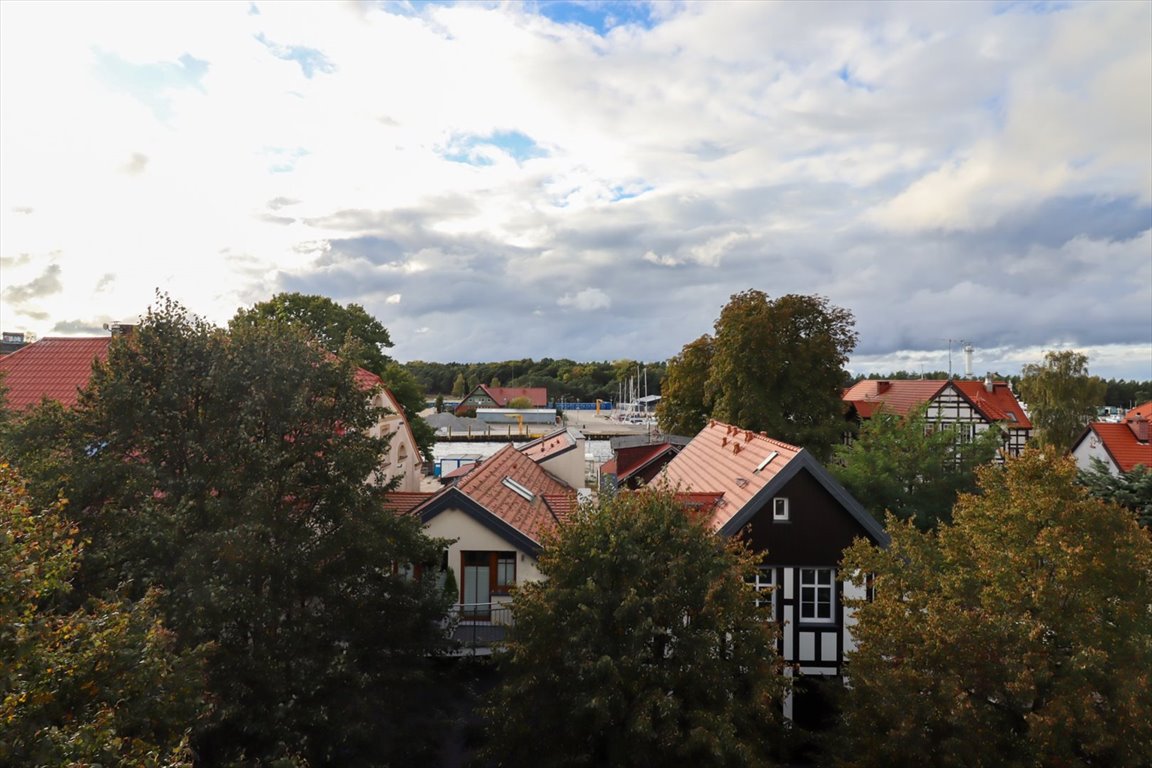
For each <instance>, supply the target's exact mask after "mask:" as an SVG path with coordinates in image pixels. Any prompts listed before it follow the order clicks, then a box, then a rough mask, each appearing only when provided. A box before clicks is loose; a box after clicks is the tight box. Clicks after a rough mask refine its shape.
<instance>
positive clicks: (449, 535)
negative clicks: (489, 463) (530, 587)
mask: <svg viewBox="0 0 1152 768" xmlns="http://www.w3.org/2000/svg"><path fill="white" fill-rule="evenodd" d="M424 533H426V534H428V535H429V536H431V537H432V538H438V539H449V540H452V539H455V541H453V542H452V544H450V545H449V547H448V565H449V566H450V567H451V568H452V573H453V578H454V579H455V580H456V590H457V594H463V585H462V584H461V583H460V579H461V573H460V553H461V552H466V551H467V552H515V553H516V583H517V584H526V583H528V582H531V581H540V580H541V579H543V575H542V574H541V573H540V570H539V568H537V565H536V559H535V558H534V557H532V556H531V555H529V554H527V553H526V552H523V551H522V550H520V549H518V548H517V547H515V546H513V545H512V544H511V543H510V542H509V541H507V540H506V539H504V538H502V537H501V536H499V535H498V534H496V533H495V532H494V531H492V530H490V529H489V528H487V527H486V526H484V525H483V524H481V523H480V522H479V521H478V520H477V519H476V518H474V517H472V516H471V515H469V514H468V513H466V512H463V511H461V510H459V509H446V510H444V511H443V512H441V513H440V514H438V515H436V516H435V517H433V518H432V519H431V520H429V521H428V522H427V523H425V524H424ZM509 600H510V598H508V597H503V596H497V595H494V596H493V601H494V602H507V601H509Z"/></svg>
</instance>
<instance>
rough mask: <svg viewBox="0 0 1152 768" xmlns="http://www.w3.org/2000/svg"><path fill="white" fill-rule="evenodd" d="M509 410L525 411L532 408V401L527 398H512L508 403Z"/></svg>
mask: <svg viewBox="0 0 1152 768" xmlns="http://www.w3.org/2000/svg"><path fill="white" fill-rule="evenodd" d="M508 407H509V408H517V409H521V410H522V409H525V408H531V407H532V400H531V398H528V397H523V396H521V397H514V398H512V399H511V400H509V401H508Z"/></svg>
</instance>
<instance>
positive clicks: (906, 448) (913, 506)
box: [829, 405, 1003, 530]
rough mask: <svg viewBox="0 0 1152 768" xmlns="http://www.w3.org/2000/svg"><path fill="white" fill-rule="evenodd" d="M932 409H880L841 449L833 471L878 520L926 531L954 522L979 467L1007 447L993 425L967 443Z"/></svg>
mask: <svg viewBox="0 0 1152 768" xmlns="http://www.w3.org/2000/svg"><path fill="white" fill-rule="evenodd" d="M926 411H927V405H923V406H920V407H919V408H917V409H915V410H913V411H911V412H909V413H908V414H907V415H905V416H903V417H901V416H899V415H897V414H891V413H885V412H884V411H883V410H881V411H880V412H879V413H877V414H875V415H874V416H873V417H872V418H870V419H868V420H866V421H864V422H863V423H862V424H861V425H860V433H859V435H858V436H857V437H856V439H855V440H854V441H853V442H852V444H851V445H850V446H845V445H839V446H837V447H836V451H835V455H836V461H834V462H832V463H831V464H830V465H829V469H830V470H831V471H832V473H833V474H834V475H835V476H836V479H837V480H839V481H840V482H841V483H843V484H844V487H845V488H847V489H848V491H849V492H850V493H851V494H852V495H853V496H854V497H855V498H856V500H857V501H859V502H860V503H861V504H863V505H864V506H865V508H867V509H868V511H869V512H871V513H872V514H873V515H875V516H876V518H877V519H882V518H883V517H884V512H885V511H889V512H891V513H892V514H893V515H895V516H896V517H897V518H899V519H900V520H912V521H914V522H915V523H916V526H917V527H918V528H920V529H921V530H929V529H931V528H934V527H936V525H937V524H938V523H940V522H950V521H951V519H952V505H953V504H955V503H956V495H957V494H958V493H960V492H971V491H974V490H975V489H976V468H977V467H980V466H982V465H984V464H987V463H988V462H989V461H991V460H992V459H993V458H994V457H995V456H996V452H997V450H998V449H999V448H1000V446H1001V445H1002V442H1003V437H1002V433H1001V432H1000V430H999V429H998V428H997V427H995V426H993V427H991V428H989V429H986V430H984V431H982V432H978V433H976V437H975V439H974V440H972V441H970V442H962V441H961V440H960V439H959V435H958V434H957V433H956V432H955V431H954V430H953V429H951V428H950V427H949V426H948V425H942V424H940V423H939V422H932V421H929V420H928V418H927V417H926V415H925V414H926Z"/></svg>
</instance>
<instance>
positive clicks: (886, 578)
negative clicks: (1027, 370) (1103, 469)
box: [841, 450, 1152, 768]
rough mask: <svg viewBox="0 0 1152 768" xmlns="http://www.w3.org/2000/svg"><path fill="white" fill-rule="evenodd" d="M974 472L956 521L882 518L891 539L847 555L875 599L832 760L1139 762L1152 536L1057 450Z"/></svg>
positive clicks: (859, 614)
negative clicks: (931, 528)
mask: <svg viewBox="0 0 1152 768" xmlns="http://www.w3.org/2000/svg"><path fill="white" fill-rule="evenodd" d="M979 482H980V488H981V490H982V493H981V494H980V495H963V496H961V498H960V500H959V502H958V503H957V505H956V508H955V511H954V513H953V520H954V522H953V524H952V525H944V526H941V527H940V529H939V531H938V532H937V533H934V534H933V533H922V532H920V531H917V530H916V529H915V528H914V527H913V526H912V525H911V523H901V522H899V521H897V520H895V519H891V518H890V519H889V524H888V530H889V533H890V534H891V536H892V543H891V546H890V547H889V548H888V549H885V550H881V549H876V548H874V547H870V546H867V545H863V544H859V543H858V544H856V545H854V546H853V547H852V548H851V549H849V550H848V552H847V553H846V555H845V558H844V570H845V572H846V573H856V574H857V579H858V581H860V582H863V581H864V579H865V578H866V577H865V574H871V575H872V576H871V579H872V580H871V584H870V586H872V587H874V590H875V599H874V601H873V602H870V603H868V602H861V603H859V604H857V605H855V609H856V618H857V622H858V623H857V625H856V627H855V630H854V633H855V635H856V639H857V643H858V644H859V647H858V650H857V651H855V652H854V653H852V654H851V655H850V656H849V658H848V672H847V674H848V676H849V677H850V679H851V681H852V685H851V687H850V688H849V689H848V691H847V698H846V706H845V708H844V715H843V732H842V736H843V738H844V741H843V744H842V753H841V758H842V760H841V765H844V766H872V765H891V766H969V765H985V764H988V760H989V757H990V756H994V758H995V763H996V764H997V765H1000V766H1005V767H1006V768H1012V767H1013V766H1021V767H1023V766H1036V765H1108V766H1117V767H1118V768H1122V767H1124V766H1131V767H1132V768H1135V766H1143V765H1147V760H1148V755H1150V754H1152V720H1150V719H1149V717H1148V713H1149V712H1152V613H1150V612H1149V608H1148V607H1149V605H1152V538H1149V537H1148V536H1147V534H1146V533H1145V532H1143V531H1141V530H1140V529H1139V528H1138V527H1137V525H1136V522H1135V521H1134V520H1133V519H1132V515H1131V514H1130V513H1129V512H1128V511H1127V510H1124V509H1122V508H1121V507H1119V506H1115V505H1111V504H1106V503H1104V502H1102V501H1099V500H1096V499H1093V498H1090V497H1089V496H1088V494H1087V492H1086V490H1085V489H1084V488H1083V487H1081V486H1080V485H1078V484H1077V483H1076V467H1075V464H1074V462H1073V461H1072V460H1071V459H1068V458H1058V457H1056V454H1055V453H1054V452H1041V451H1037V450H1030V451H1026V452H1025V454H1024V455H1023V456H1022V457H1021V458H1019V459H1012V460H1010V461H1009V462H1008V464H1007V466H1006V467H1004V468H1001V467H998V466H988V467H984V468H982V469H981V470H979Z"/></svg>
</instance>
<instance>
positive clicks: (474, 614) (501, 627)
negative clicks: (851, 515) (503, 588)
mask: <svg viewBox="0 0 1152 768" xmlns="http://www.w3.org/2000/svg"><path fill="white" fill-rule="evenodd" d="M450 619H451V621H450V624H449V626H450V627H451V629H452V635H451V636H452V640H453V641H454V642H455V643H456V645H457V647H458V648H459V652H460V653H461V654H463V655H473V656H482V655H488V654H491V653H492V648H493V646H495V645H498V644H499V643H500V642H502V641H503V640H504V639H505V637H507V634H508V627H510V626H511V625H512V605H511V604H510V603H457V604H456V605H454V606H452V609H451V611H450Z"/></svg>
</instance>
